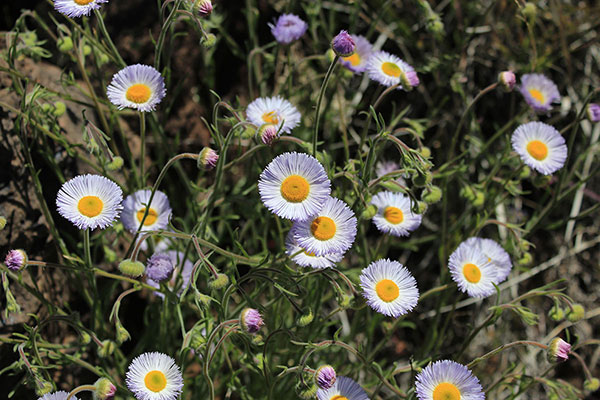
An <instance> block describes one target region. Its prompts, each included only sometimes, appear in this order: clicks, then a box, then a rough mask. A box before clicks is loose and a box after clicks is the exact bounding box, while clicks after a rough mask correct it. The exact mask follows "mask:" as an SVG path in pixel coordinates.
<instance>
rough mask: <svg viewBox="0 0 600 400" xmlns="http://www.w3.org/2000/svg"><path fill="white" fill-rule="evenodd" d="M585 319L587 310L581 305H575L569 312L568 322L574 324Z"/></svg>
mask: <svg viewBox="0 0 600 400" xmlns="http://www.w3.org/2000/svg"><path fill="white" fill-rule="evenodd" d="M584 317H585V308H583V306H582V305H581V304H573V307H572V308H571V309H569V311H567V320H569V321H570V322H572V323H575V322H578V321H581V320H582V319H583V318H584Z"/></svg>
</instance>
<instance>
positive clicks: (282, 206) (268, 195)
mask: <svg viewBox="0 0 600 400" xmlns="http://www.w3.org/2000/svg"><path fill="white" fill-rule="evenodd" d="M330 186H331V182H330V181H329V178H328V177H327V173H326V172H325V169H324V168H323V166H322V165H321V164H320V163H319V162H318V161H317V159H316V158H314V157H312V156H309V155H308V154H304V153H296V152H292V153H283V154H281V155H279V156H277V157H276V158H275V159H273V161H271V162H270V163H269V165H267V167H266V168H265V170H264V171H263V172H262V173H261V174H260V179H259V181H258V191H259V192H260V198H261V200H262V202H263V203H264V204H265V206H266V207H267V208H268V209H269V210H271V212H273V213H275V214H277V215H278V216H280V217H281V218H287V219H291V220H294V221H299V220H306V219H308V218H309V217H310V216H311V215H314V214H316V213H317V212H318V211H319V210H320V209H321V207H322V206H323V203H324V202H325V201H326V200H327V199H328V198H329V194H330V193H331V187H330Z"/></svg>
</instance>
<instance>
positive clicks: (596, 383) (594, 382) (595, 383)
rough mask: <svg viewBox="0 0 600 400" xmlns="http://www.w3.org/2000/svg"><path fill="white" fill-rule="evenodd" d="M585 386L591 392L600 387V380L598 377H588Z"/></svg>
mask: <svg viewBox="0 0 600 400" xmlns="http://www.w3.org/2000/svg"><path fill="white" fill-rule="evenodd" d="M583 388H584V389H585V390H589V391H590V392H595V391H596V390H598V389H600V380H599V379H598V378H591V379H586V380H585V382H583Z"/></svg>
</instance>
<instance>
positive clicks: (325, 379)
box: [315, 365, 337, 390]
mask: <svg viewBox="0 0 600 400" xmlns="http://www.w3.org/2000/svg"><path fill="white" fill-rule="evenodd" d="M336 379H337V374H336V373H335V369H333V367H332V366H331V365H321V366H320V367H319V368H318V369H317V370H316V371H315V383H316V384H317V386H318V387H319V388H321V389H324V390H327V389H330V388H331V387H333V385H334V384H335V381H336Z"/></svg>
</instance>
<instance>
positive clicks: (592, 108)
mask: <svg viewBox="0 0 600 400" xmlns="http://www.w3.org/2000/svg"><path fill="white" fill-rule="evenodd" d="M587 113H588V118H589V119H590V121H592V122H598V121H600V105H599V104H596V103H590V104H588V108H587Z"/></svg>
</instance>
